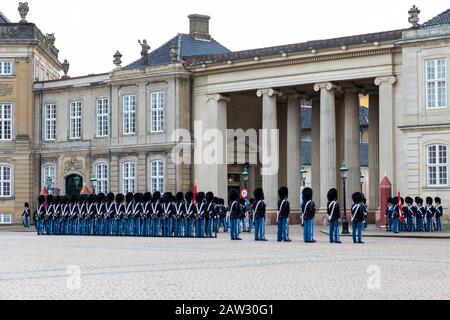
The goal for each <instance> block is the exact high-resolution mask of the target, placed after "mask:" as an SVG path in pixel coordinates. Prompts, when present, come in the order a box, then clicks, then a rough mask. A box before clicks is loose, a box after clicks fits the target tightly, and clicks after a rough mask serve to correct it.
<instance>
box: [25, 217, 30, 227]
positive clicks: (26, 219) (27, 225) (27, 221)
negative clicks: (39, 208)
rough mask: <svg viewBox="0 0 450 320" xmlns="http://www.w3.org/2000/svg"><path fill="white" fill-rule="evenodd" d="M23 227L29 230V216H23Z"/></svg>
mask: <svg viewBox="0 0 450 320" xmlns="http://www.w3.org/2000/svg"><path fill="white" fill-rule="evenodd" d="M24 227H25V228H29V227H30V216H25V218H24Z"/></svg>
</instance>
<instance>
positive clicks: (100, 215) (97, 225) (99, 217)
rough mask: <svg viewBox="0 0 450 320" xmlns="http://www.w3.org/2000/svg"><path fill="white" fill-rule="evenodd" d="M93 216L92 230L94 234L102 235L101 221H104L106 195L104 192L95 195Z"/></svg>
mask: <svg viewBox="0 0 450 320" xmlns="http://www.w3.org/2000/svg"><path fill="white" fill-rule="evenodd" d="M95 212H96V214H95V217H94V230H95V235H97V236H102V235H103V234H104V231H103V222H104V221H105V214H106V195H105V194H104V193H99V194H98V196H97V202H96V203H95Z"/></svg>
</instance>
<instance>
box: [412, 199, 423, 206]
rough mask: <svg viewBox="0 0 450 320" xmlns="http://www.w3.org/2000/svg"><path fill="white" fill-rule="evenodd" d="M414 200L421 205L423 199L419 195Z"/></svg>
mask: <svg viewBox="0 0 450 320" xmlns="http://www.w3.org/2000/svg"><path fill="white" fill-rule="evenodd" d="M414 201H415V202H416V203H417V204H418V205H420V206H422V205H423V199H422V198H421V197H416V199H415V200H414Z"/></svg>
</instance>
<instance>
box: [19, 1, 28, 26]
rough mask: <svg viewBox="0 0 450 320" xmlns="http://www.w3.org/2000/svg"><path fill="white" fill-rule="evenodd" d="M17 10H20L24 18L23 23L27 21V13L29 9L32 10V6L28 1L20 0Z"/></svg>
mask: <svg viewBox="0 0 450 320" xmlns="http://www.w3.org/2000/svg"><path fill="white" fill-rule="evenodd" d="M17 10H19V14H20V17H21V18H22V20H20V22H21V23H27V19H26V18H27V14H28V11H30V7H28V2H19V8H17Z"/></svg>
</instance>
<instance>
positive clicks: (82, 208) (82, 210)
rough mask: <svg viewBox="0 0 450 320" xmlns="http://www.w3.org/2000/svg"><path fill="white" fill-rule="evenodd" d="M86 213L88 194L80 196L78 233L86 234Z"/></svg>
mask: <svg viewBox="0 0 450 320" xmlns="http://www.w3.org/2000/svg"><path fill="white" fill-rule="evenodd" d="M86 214H87V195H85V194H83V195H81V196H80V204H79V212H78V230H77V234H78V235H80V236H83V235H84V229H85V226H86V223H85V222H86Z"/></svg>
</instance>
